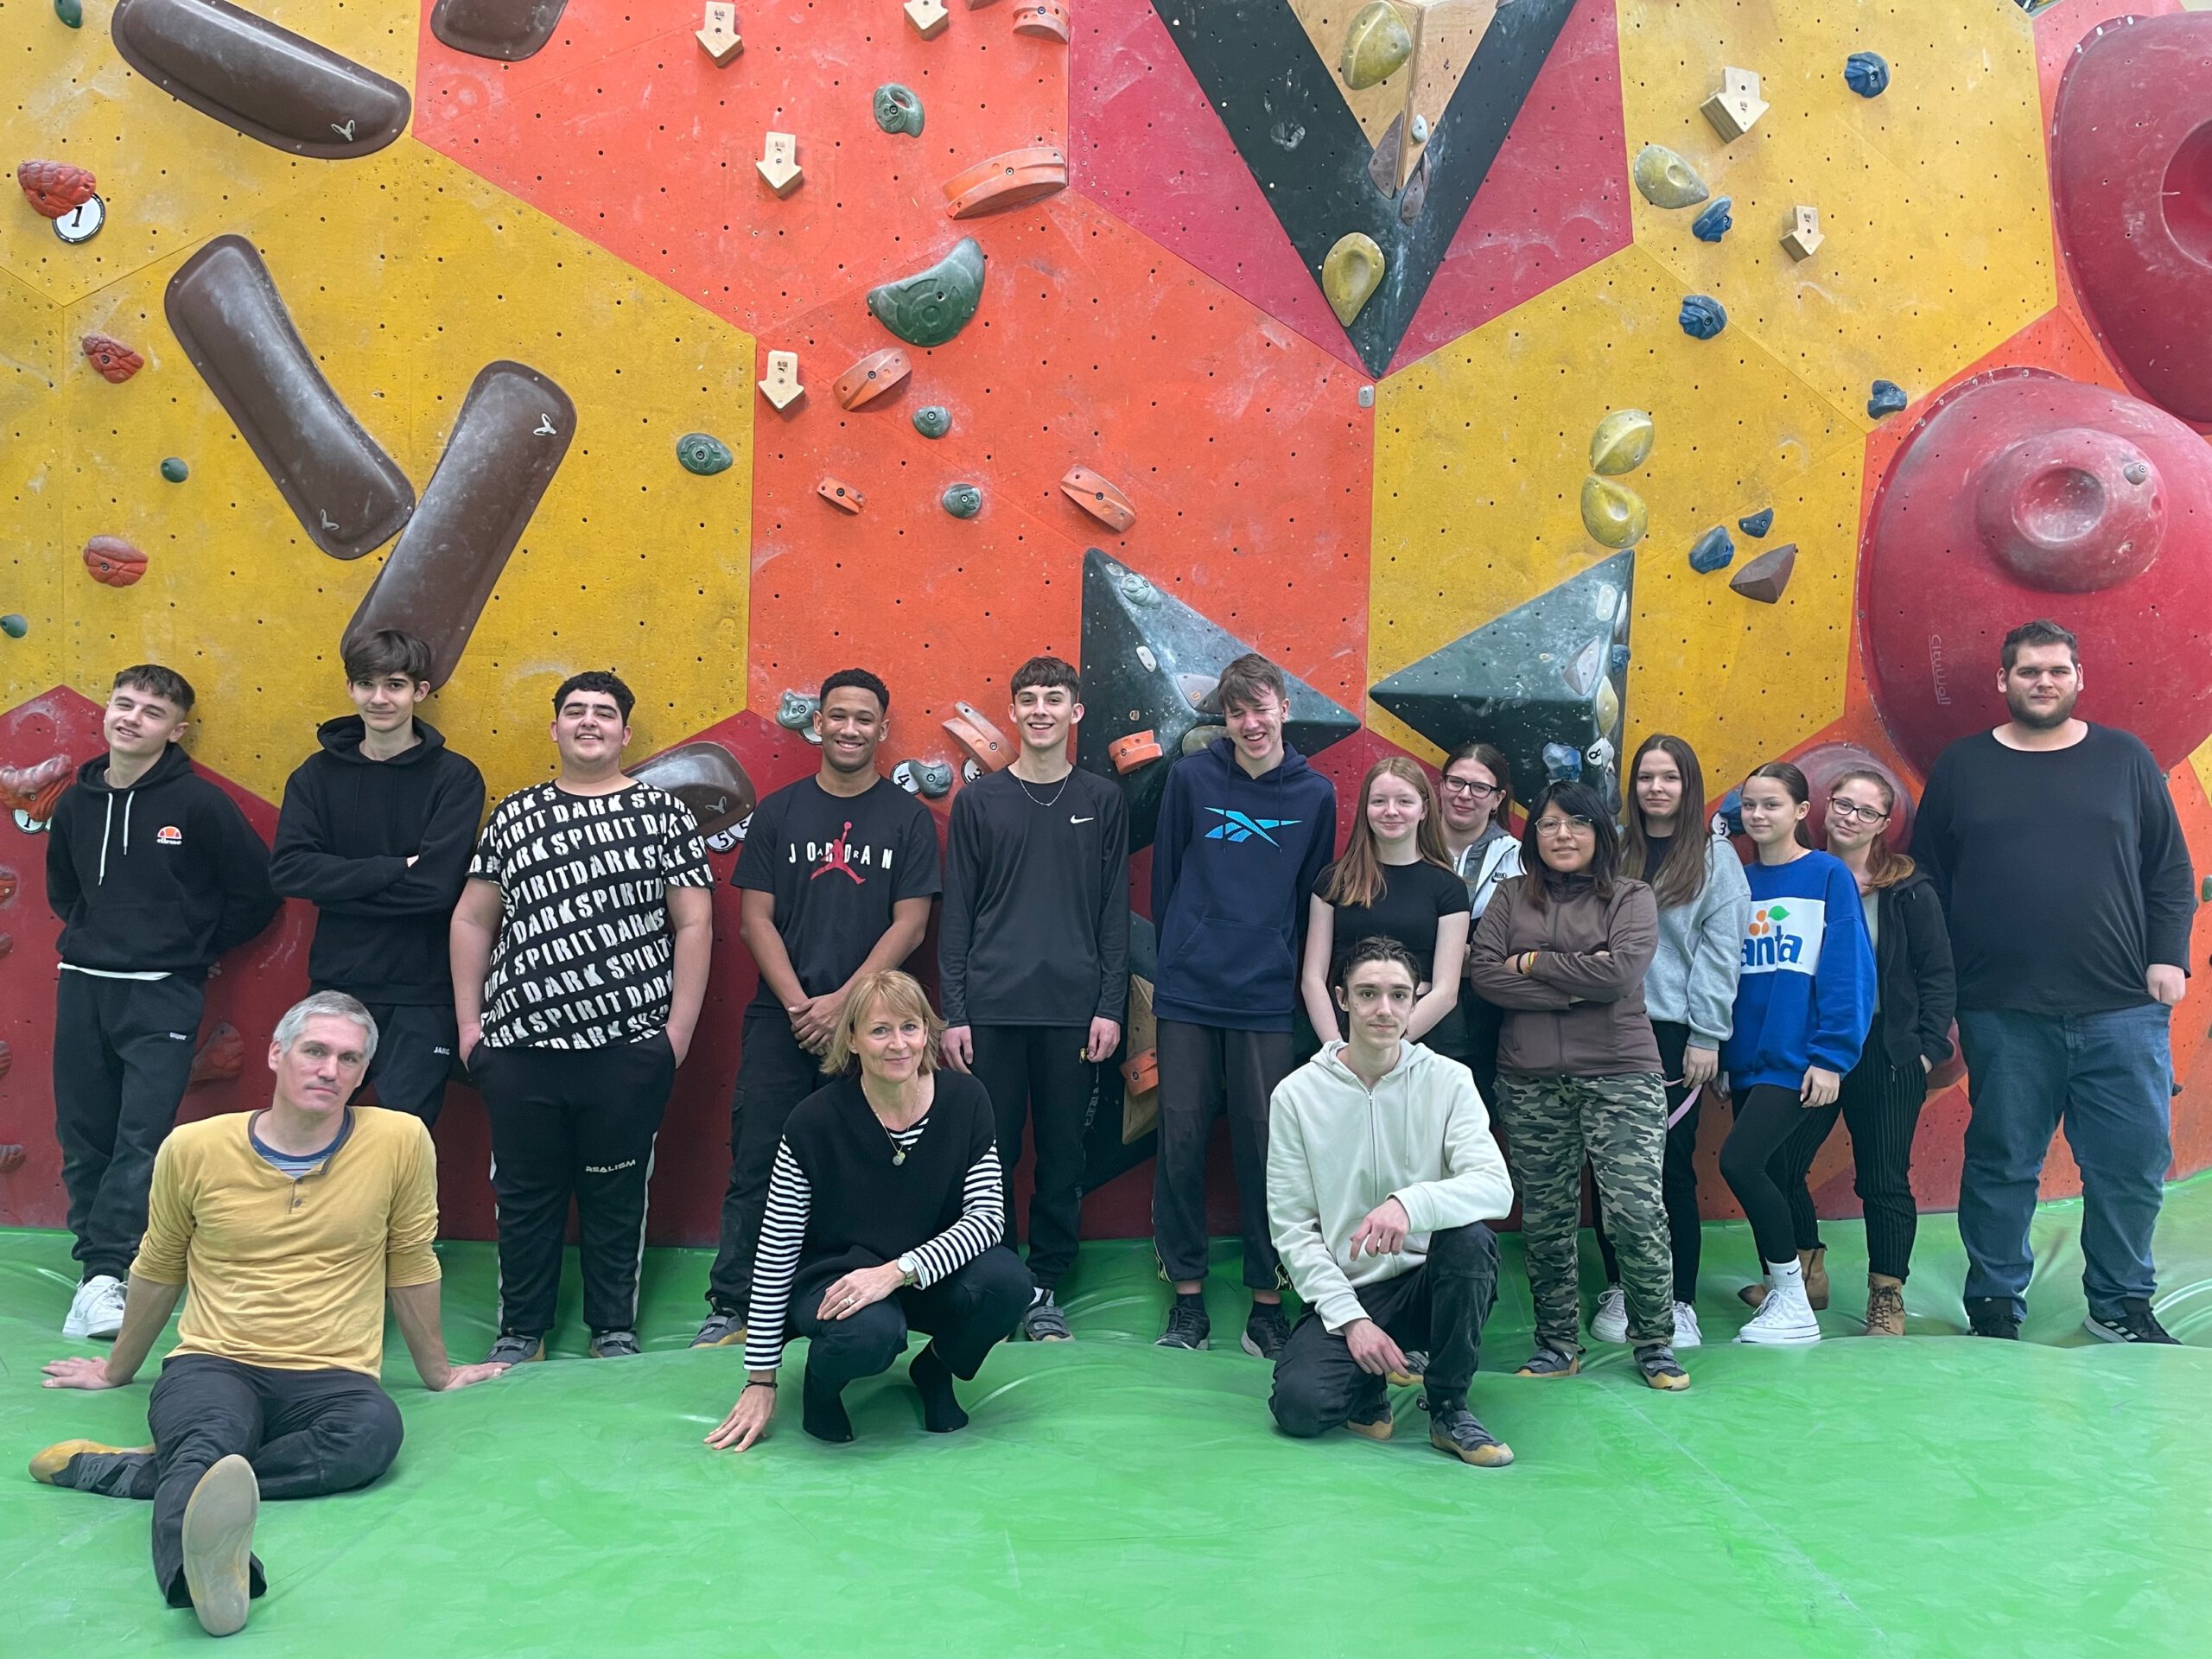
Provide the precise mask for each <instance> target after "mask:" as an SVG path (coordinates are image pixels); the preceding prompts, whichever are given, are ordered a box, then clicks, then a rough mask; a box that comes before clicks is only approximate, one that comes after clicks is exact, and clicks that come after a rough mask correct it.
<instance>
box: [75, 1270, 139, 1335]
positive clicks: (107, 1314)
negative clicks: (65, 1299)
mask: <svg viewBox="0 0 2212 1659" xmlns="http://www.w3.org/2000/svg"><path fill="white" fill-rule="evenodd" d="M123 1299H124V1286H123V1281H121V1280H120V1279H118V1278H117V1277H116V1276H115V1275H114V1274H111V1273H96V1274H93V1275H92V1277H91V1278H89V1279H87V1280H86V1281H85V1282H84V1283H83V1284H81V1285H79V1286H78V1287H77V1294H75V1295H74V1296H73V1297H71V1298H70V1300H69V1317H68V1318H67V1319H64V1320H62V1321H61V1334H62V1335H63V1336H65V1337H98V1338H101V1339H103V1340H107V1339H111V1338H113V1337H114V1335H115V1333H116V1332H118V1331H120V1330H122V1329H123Z"/></svg>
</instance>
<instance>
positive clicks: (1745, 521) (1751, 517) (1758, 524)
mask: <svg viewBox="0 0 2212 1659" xmlns="http://www.w3.org/2000/svg"><path fill="white" fill-rule="evenodd" d="M1736 528H1737V529H1738V530H1740V531H1743V532H1744V534H1745V535H1746V536H1764V535H1765V534H1766V533H1767V531H1770V530H1772V529H1773V528H1774V509H1773V508H1772V507H1761V508H1760V509H1759V510H1758V512H1753V513H1747V514H1745V516H1744V517H1743V518H1738V520H1737V521H1736Z"/></svg>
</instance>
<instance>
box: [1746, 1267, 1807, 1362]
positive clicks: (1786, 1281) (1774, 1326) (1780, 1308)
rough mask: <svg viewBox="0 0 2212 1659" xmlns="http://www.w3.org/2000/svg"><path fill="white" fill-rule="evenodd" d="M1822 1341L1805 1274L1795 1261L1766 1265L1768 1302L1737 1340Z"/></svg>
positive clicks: (1770, 1341)
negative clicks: (1806, 1286)
mask: <svg viewBox="0 0 2212 1659" xmlns="http://www.w3.org/2000/svg"><path fill="white" fill-rule="evenodd" d="M1820 1339H1821V1326H1820V1322H1819V1321H1818V1320H1817V1319H1815V1318H1814V1317H1813V1305H1812V1303H1811V1302H1810V1301H1808V1300H1806V1296H1805V1274H1804V1269H1803V1268H1801V1267H1800V1266H1799V1265H1798V1264H1797V1262H1796V1261H1794V1260H1792V1261H1789V1262H1768V1263H1767V1264H1766V1300H1764V1301H1762V1302H1761V1303H1760V1304H1759V1311H1758V1313H1754V1314H1752V1315H1751V1319H1749V1320H1748V1321H1747V1322H1746V1323H1745V1326H1744V1328H1743V1329H1742V1330H1741V1331H1738V1332H1737V1333H1736V1340H1737V1341H1738V1342H1748V1343H1754V1344H1761V1343H1763V1344H1770V1345H1782V1344H1791V1345H1795V1344H1803V1343H1808V1342H1818V1341H1819V1340H1820Z"/></svg>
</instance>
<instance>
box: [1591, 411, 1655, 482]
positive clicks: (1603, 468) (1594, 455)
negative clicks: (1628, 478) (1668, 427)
mask: <svg viewBox="0 0 2212 1659" xmlns="http://www.w3.org/2000/svg"><path fill="white" fill-rule="evenodd" d="M1656 435H1657V432H1656V428H1654V427H1653V425H1652V424H1651V416H1649V415H1648V414H1647V413H1645V412H1644V411H1643V410H1640V409H1617V410H1614V411H1613V412H1612V413H1611V414H1610V415H1608V416H1605V419H1604V420H1602V421H1600V422H1599V423H1598V430H1597V432H1596V433H1595V435H1592V438H1591V440H1590V470H1591V471H1592V472H1593V473H1603V474H1605V476H1606V477H1608V478H1611V477H1612V476H1614V475H1615V474H1618V473H1632V472H1634V471H1635V470H1636V469H1637V467H1641V466H1643V463H1644V462H1645V461H1649V459H1650V458H1651V441H1652V439H1653V438H1654V437H1655V436H1656Z"/></svg>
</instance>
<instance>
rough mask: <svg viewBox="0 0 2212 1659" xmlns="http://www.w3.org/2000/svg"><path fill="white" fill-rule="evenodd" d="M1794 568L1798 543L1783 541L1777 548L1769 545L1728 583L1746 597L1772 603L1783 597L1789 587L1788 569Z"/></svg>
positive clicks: (1763, 602)
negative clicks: (1784, 591)
mask: <svg viewBox="0 0 2212 1659" xmlns="http://www.w3.org/2000/svg"><path fill="white" fill-rule="evenodd" d="M1796 568H1797V544H1796V543H1795V542H1784V543H1783V544H1782V545H1781V546H1780V547H1771V548H1769V549H1768V550H1766V551H1765V552H1764V553H1762V554H1760V555H1759V556H1758V557H1757V558H1756V559H1753V560H1752V561H1751V563H1749V564H1747V565H1745V567H1744V568H1743V569H1740V570H1738V572H1737V573H1736V574H1735V575H1732V576H1731V577H1729V578H1728V585H1729V586H1730V587H1731V588H1734V589H1735V590H1736V591H1737V592H1738V593H1739V594H1742V595H1743V596H1744V597H1745V599H1754V600H1757V601H1758V602H1759V603H1760V604H1762V605H1772V604H1774V603H1776V602H1777V601H1779V600H1780V599H1781V598H1782V595H1783V590H1784V589H1786V588H1788V587H1789V575H1790V572H1791V571H1793V570H1795V569H1796Z"/></svg>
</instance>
